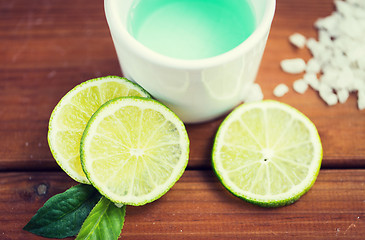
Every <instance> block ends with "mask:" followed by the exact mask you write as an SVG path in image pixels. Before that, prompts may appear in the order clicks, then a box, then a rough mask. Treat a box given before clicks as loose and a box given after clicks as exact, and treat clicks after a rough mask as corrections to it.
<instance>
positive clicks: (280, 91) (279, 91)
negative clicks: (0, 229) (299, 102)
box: [274, 83, 289, 97]
mask: <svg viewBox="0 0 365 240" xmlns="http://www.w3.org/2000/svg"><path fill="white" fill-rule="evenodd" d="M288 91H289V88H288V86H286V85H285V84H284V83H280V84H279V85H277V86H276V87H275V89H274V95H275V96H276V97H282V96H284V95H285V94H286V93H287V92H288Z"/></svg>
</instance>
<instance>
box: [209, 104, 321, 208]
mask: <svg viewBox="0 0 365 240" xmlns="http://www.w3.org/2000/svg"><path fill="white" fill-rule="evenodd" d="M212 160H213V167H214V170H215V172H216V174H217V176H218V178H219V179H220V181H221V182H222V184H223V185H224V186H225V187H226V188H227V189H228V190H229V191H230V192H231V193H233V194H234V195H235V196H237V197H240V198H242V199H245V200H247V201H248V202H251V203H254V204H257V205H260V206H266V207H277V206H284V205H288V204H291V203H293V202H295V201H296V200H297V199H299V198H300V197H301V196H302V195H303V194H304V193H306V192H307V191H308V190H309V189H310V188H311V186H312V185H313V184H314V182H315V180H316V178H317V175H318V172H319V169H320V166H321V162H322V145H321V141H320V138H319V135H318V132H317V129H316V127H315V125H314V124H313V123H312V122H311V121H310V120H309V119H308V118H307V117H306V116H305V115H303V114H302V113H301V112H299V111H298V110H296V109H294V108H293V107H290V106H289V105H286V104H283V103H279V102H276V101H271V100H265V101H261V102H255V103H248V104H242V105H241V106H239V107H237V108H236V109H235V110H234V111H233V112H232V113H231V114H229V115H228V116H227V118H226V119H225V120H224V121H223V123H222V124H221V126H220V127H219V129H218V132H217V135H216V138H215V141H214V146H213V152H212Z"/></svg>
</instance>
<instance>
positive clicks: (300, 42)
mask: <svg viewBox="0 0 365 240" xmlns="http://www.w3.org/2000/svg"><path fill="white" fill-rule="evenodd" d="M289 41H290V42H291V44H293V45H294V46H296V47H297V48H303V47H304V46H305V42H306V38H305V37H304V36H303V35H302V34H300V33H294V34H292V35H290V36H289Z"/></svg>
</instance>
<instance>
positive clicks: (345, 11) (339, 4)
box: [335, 0, 353, 17]
mask: <svg viewBox="0 0 365 240" xmlns="http://www.w3.org/2000/svg"><path fill="white" fill-rule="evenodd" d="M335 5H336V9H337V11H338V12H339V13H341V14H342V15H343V16H345V17H347V16H351V15H352V13H353V7H352V5H350V4H348V3H347V2H344V1H342V0H335Z"/></svg>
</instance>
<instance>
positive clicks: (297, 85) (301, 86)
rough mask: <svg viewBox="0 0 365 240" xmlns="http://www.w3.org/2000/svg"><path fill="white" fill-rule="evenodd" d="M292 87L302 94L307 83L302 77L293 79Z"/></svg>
mask: <svg viewBox="0 0 365 240" xmlns="http://www.w3.org/2000/svg"><path fill="white" fill-rule="evenodd" d="M293 88H294V90H295V91H296V92H298V93H300V94H303V93H305V91H307V89H308V83H307V82H306V81H304V80H303V79H298V80H296V81H294V83H293Z"/></svg>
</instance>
